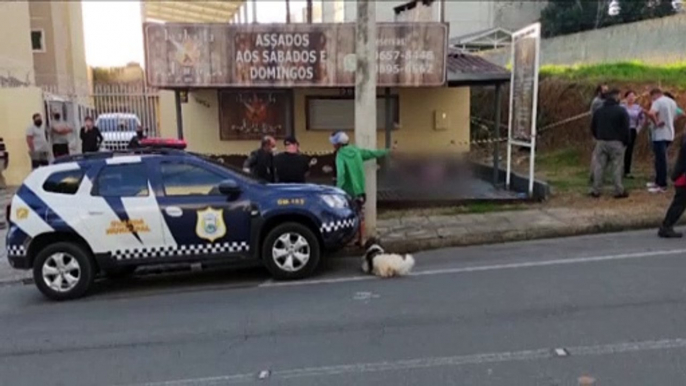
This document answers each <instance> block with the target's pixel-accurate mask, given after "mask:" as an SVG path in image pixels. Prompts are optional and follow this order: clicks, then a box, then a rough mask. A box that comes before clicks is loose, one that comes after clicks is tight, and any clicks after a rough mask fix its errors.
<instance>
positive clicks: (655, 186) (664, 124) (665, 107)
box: [648, 88, 677, 193]
mask: <svg viewBox="0 0 686 386" xmlns="http://www.w3.org/2000/svg"><path fill="white" fill-rule="evenodd" d="M650 96H651V97H652V99H653V104H652V105H651V106H650V111H649V112H648V117H649V118H650V120H651V121H652V123H653V130H652V142H653V153H654V154H655V181H654V182H649V183H648V190H649V191H650V192H651V193H664V192H665V191H666V190H667V148H668V147H669V145H670V144H671V143H672V141H674V120H675V119H676V116H677V105H676V102H674V101H673V100H672V99H670V98H668V97H666V96H665V95H664V94H663V93H662V90H660V89H659V88H656V89H653V90H652V91H651V92H650Z"/></svg>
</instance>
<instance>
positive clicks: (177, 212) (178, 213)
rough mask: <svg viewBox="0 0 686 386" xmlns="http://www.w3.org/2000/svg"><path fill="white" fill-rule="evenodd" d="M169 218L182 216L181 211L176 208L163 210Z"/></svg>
mask: <svg viewBox="0 0 686 386" xmlns="http://www.w3.org/2000/svg"><path fill="white" fill-rule="evenodd" d="M164 211H165V212H167V215H168V216H169V217H181V216H182V215H183V210H181V208H179V207H178V206H168V207H166V208H165V209H164Z"/></svg>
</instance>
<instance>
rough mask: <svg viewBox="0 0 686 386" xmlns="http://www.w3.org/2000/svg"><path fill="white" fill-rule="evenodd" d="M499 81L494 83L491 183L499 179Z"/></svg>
mask: <svg viewBox="0 0 686 386" xmlns="http://www.w3.org/2000/svg"><path fill="white" fill-rule="evenodd" d="M501 87H502V85H501V84H500V83H498V84H496V85H495V119H494V124H493V140H494V141H495V142H493V185H496V186H497V185H498V183H499V181H500V110H501V109H500V99H501V98H500V94H501Z"/></svg>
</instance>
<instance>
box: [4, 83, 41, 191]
mask: <svg viewBox="0 0 686 386" xmlns="http://www.w3.org/2000/svg"><path fill="white" fill-rule="evenodd" d="M42 112H43V93H42V91H41V90H40V89H39V88H37V87H22V88H0V127H1V128H2V137H3V139H4V140H5V145H6V146H7V151H8V152H9V155H10V164H9V168H8V169H7V170H6V171H5V172H3V175H4V177H5V179H6V180H7V185H9V186H16V185H20V184H21V182H22V181H23V180H24V178H25V177H26V176H27V175H28V174H29V172H30V171H31V161H30V159H29V156H28V147H27V145H26V128H27V127H28V126H29V124H31V116H32V115H33V114H34V113H42Z"/></svg>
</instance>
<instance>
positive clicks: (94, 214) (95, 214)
mask: <svg viewBox="0 0 686 386" xmlns="http://www.w3.org/2000/svg"><path fill="white" fill-rule="evenodd" d="M103 213H104V212H100V211H97V210H89V211H88V214H89V215H91V216H99V215H101V214H103Z"/></svg>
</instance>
